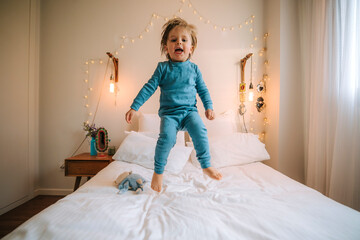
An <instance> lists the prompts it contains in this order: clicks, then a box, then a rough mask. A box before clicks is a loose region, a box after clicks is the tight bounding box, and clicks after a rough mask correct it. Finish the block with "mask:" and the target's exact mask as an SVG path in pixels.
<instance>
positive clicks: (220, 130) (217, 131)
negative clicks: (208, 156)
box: [202, 110, 237, 137]
mask: <svg viewBox="0 0 360 240" xmlns="http://www.w3.org/2000/svg"><path fill="white" fill-rule="evenodd" d="M202 120H203V122H204V124H205V127H206V129H207V132H208V137H214V136H223V135H229V134H233V133H236V132H237V127H236V114H235V112H234V111H232V110H228V111H226V112H224V113H221V114H219V115H218V116H215V119H213V120H208V119H207V118H204V117H203V118H202Z"/></svg>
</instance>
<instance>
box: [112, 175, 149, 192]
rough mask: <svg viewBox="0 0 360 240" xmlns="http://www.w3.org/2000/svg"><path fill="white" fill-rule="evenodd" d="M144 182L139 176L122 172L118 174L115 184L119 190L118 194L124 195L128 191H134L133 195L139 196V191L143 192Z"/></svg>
mask: <svg viewBox="0 0 360 240" xmlns="http://www.w3.org/2000/svg"><path fill="white" fill-rule="evenodd" d="M145 182H146V180H145V179H144V178H143V177H141V176H140V175H139V174H133V173H132V172H131V171H130V172H123V173H122V174H120V175H119V176H118V177H117V179H116V180H115V184H116V185H117V186H118V188H119V190H120V191H119V193H120V194H122V193H125V192H126V191H128V190H132V191H135V193H137V194H139V193H140V190H141V191H144V189H143V186H144V183H145Z"/></svg>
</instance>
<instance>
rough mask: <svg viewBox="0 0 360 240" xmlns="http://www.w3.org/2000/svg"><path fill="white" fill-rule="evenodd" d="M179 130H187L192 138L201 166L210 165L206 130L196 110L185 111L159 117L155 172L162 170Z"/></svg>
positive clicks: (206, 166) (159, 172) (161, 171)
mask: <svg viewBox="0 0 360 240" xmlns="http://www.w3.org/2000/svg"><path fill="white" fill-rule="evenodd" d="M179 130H184V131H188V133H189V134H190V137H191V138H192V140H193V143H194V148H195V151H196V157H197V159H198V161H199V162H200V165H201V168H208V167H210V166H211V165H210V150H209V141H208V137H207V130H206V128H205V125H204V123H203V121H202V120H201V118H200V116H199V113H198V112H197V111H186V112H184V113H182V114H178V115H165V116H162V117H161V124H160V134H159V139H158V141H157V144H156V149H155V168H154V171H155V172H156V173H157V174H162V173H163V172H164V168H165V165H166V163H167V158H168V156H169V153H170V150H171V149H172V148H173V146H174V145H175V143H176V135H177V132H178V131H179Z"/></svg>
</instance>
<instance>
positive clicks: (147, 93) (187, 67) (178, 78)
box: [131, 60, 213, 117]
mask: <svg viewBox="0 0 360 240" xmlns="http://www.w3.org/2000/svg"><path fill="white" fill-rule="evenodd" d="M158 87H160V90H161V94H160V109H159V116H160V117H161V116H164V115H173V114H177V113H180V112H183V111H189V110H190V111H197V108H196V93H198V94H199V96H200V99H201V101H202V102H203V105H204V108H205V109H206V110H207V109H213V106H212V101H211V98H210V94H209V91H208V89H207V87H206V85H205V82H204V80H203V78H202V75H201V72H200V70H199V68H198V66H197V65H196V64H194V63H192V62H190V61H189V60H187V61H185V62H172V61H165V62H160V63H158V66H157V68H156V70H155V72H154V74H153V75H152V77H151V78H150V80H149V81H148V82H147V83H146V84H145V85H144V86H143V87H142V89H141V90H140V92H139V93H138V95H137V96H136V98H135V99H134V101H133V103H132V105H131V108H132V109H134V110H136V111H138V110H139V108H140V107H141V106H142V105H143V104H144V103H145V102H146V101H147V100H148V99H149V98H150V97H151V96H152V95H153V94H154V92H155V91H156V89H157V88H158Z"/></svg>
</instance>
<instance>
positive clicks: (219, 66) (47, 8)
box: [40, 0, 263, 191]
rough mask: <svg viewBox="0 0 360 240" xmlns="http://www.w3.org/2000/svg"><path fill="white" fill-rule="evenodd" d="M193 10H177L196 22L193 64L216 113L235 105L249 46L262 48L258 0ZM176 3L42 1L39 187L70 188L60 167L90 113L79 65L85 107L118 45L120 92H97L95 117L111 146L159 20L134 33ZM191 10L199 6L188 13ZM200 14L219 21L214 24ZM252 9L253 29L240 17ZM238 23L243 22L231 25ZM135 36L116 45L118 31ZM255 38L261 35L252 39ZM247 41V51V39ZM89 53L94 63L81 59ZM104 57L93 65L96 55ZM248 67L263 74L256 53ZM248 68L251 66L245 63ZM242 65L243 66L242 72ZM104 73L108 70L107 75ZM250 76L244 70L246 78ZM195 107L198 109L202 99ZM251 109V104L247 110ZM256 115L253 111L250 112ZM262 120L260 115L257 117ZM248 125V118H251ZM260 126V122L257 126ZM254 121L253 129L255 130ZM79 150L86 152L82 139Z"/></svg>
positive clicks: (230, 0)
mask: <svg viewBox="0 0 360 240" xmlns="http://www.w3.org/2000/svg"><path fill="white" fill-rule="evenodd" d="M191 2H192V5H193V6H192V8H189V7H188V3H189V2H188V1H185V6H184V7H183V12H182V13H181V15H180V16H182V17H183V18H185V19H186V20H187V21H188V22H190V23H193V24H195V25H196V26H197V27H198V48H197V49H196V50H195V54H194V57H193V59H192V61H193V62H195V63H196V64H198V66H199V67H200V69H201V71H202V74H203V77H204V79H205V81H206V83H207V85H208V88H209V90H210V93H211V96H212V98H213V102H214V107H215V111H216V112H217V113H218V114H219V113H221V112H223V111H225V110H228V109H234V110H237V106H238V96H237V87H238V86H237V82H238V81H239V78H240V72H239V61H240V59H241V58H243V57H244V56H245V55H246V54H247V53H248V52H250V51H258V50H259V49H260V48H261V47H262V41H261V36H262V34H263V27H262V23H263V19H262V16H263V1H262V0H257V1H250V0H242V1H235V0H226V1H215V0H213V1H203V0H193V1H191ZM181 4H182V3H181V1H165V0H156V1H151V2H150V1H130V0H126V1H125V0H123V1H119V0H106V1H95V0H92V1H89V0H78V1H42V2H41V51H40V52H41V53H40V62H41V67H40V126H41V127H40V186H41V188H42V190H43V191H45V190H47V191H51V190H54V191H55V190H59V189H60V190H61V189H71V188H72V186H73V182H74V178H66V177H64V172H63V171H61V170H60V169H59V165H60V164H61V163H62V162H63V160H64V159H65V158H66V157H68V156H70V155H71V154H72V153H73V152H74V150H75V149H76V148H77V146H78V144H79V143H80V142H81V140H82V139H83V137H84V132H83V131H82V123H83V122H84V121H86V120H88V119H90V120H91V118H89V117H88V115H87V114H88V112H87V109H86V108H84V103H85V100H84V98H83V96H84V95H85V94H87V91H86V84H85V83H84V81H83V79H84V78H87V77H88V76H87V74H86V73H85V70H86V69H87V67H88V68H89V71H90V72H89V75H90V76H89V77H90V79H89V80H90V82H91V86H94V91H93V92H91V93H90V95H89V97H90V98H91V100H90V111H92V112H94V109H95V107H94V106H95V102H96V100H97V99H98V96H99V94H100V91H99V89H100V88H101V82H102V80H103V77H104V71H105V66H106V61H107V56H106V54H105V52H107V51H111V52H115V51H116V50H118V51H119V54H118V55H117V57H118V58H119V88H120V92H119V96H118V97H117V99H116V106H115V97H114V96H112V95H110V94H109V93H108V91H107V86H108V82H107V83H106V87H105V89H104V90H103V92H102V99H101V102H100V105H99V110H98V112H97V116H96V120H95V123H96V125H97V126H104V127H105V128H107V129H108V131H109V137H110V138H111V140H112V142H111V143H113V144H115V145H116V146H118V145H119V144H120V142H121V141H122V139H123V137H124V130H126V129H130V128H136V126H128V125H127V124H126V123H125V121H124V114H125V112H126V111H127V110H128V109H129V106H130V104H131V102H132V100H133V98H134V97H135V96H136V94H137V92H138V91H139V89H140V88H141V87H142V85H143V84H144V83H145V82H146V81H147V80H148V79H149V78H150V76H151V75H152V73H153V71H154V69H155V67H156V65H157V62H158V61H162V60H164V59H165V58H164V56H161V55H160V50H159V48H160V33H161V27H162V25H163V24H164V23H165V20H164V19H163V18H160V19H156V20H153V26H151V27H149V30H150V32H149V33H143V39H142V40H140V39H139V38H138V36H139V34H140V33H141V32H142V31H144V30H145V28H146V27H147V25H148V23H149V21H150V19H151V16H152V14H153V13H156V14H161V15H162V16H168V17H172V16H173V14H174V13H178V9H179V8H180V7H181ZM194 8H195V9H196V10H197V11H198V13H197V14H196V15H194V13H193V11H194ZM199 13H200V14H202V16H203V17H204V18H208V19H210V20H211V21H212V22H215V23H216V24H218V26H219V27H218V29H217V30H214V29H213V27H212V26H211V25H210V24H205V23H204V21H200V20H199ZM251 15H255V19H254V21H255V22H254V32H253V33H254V35H253V33H252V32H250V31H249V26H246V24H245V19H246V18H247V17H249V16H251ZM238 24H243V27H242V29H238V28H237V26H238ZM221 26H235V27H236V29H235V30H233V31H225V32H223V31H221V30H219V29H220V27H221ZM123 35H126V36H134V39H135V42H134V43H129V42H127V43H126V44H125V48H124V49H119V47H120V45H121V41H122V38H121V37H122V36H123ZM254 36H258V37H259V36H260V38H259V39H260V40H259V41H256V42H254ZM252 42H254V49H250V44H251V43H252ZM89 59H94V60H95V63H94V64H91V62H90V63H89V65H86V64H85V61H86V60H89ZM100 59H102V60H104V62H105V63H104V64H100V63H99V60H100ZM254 60H255V61H257V62H258V65H257V66H256V67H255V68H256V72H254V75H255V78H254V79H256V82H257V81H259V80H260V77H261V76H262V66H261V64H260V60H261V59H259V57H258V56H256V55H255V56H254ZM247 69H250V64H248V65H247ZM247 71H249V70H247ZM106 77H107V79H108V76H106ZM248 77H249V75H247V80H248ZM158 101H159V91H158V92H156V93H155V94H154V96H153V97H152V98H151V99H150V100H149V101H148V102H147V103H145V104H144V106H143V107H142V108H141V111H143V112H149V113H156V112H157V110H158V107H159V103H158ZM198 106H199V110H200V112H201V114H203V111H204V109H203V107H202V104H201V103H199V104H198ZM249 111H250V110H249ZM255 114H256V111H255ZM260 119H261V117H260ZM254 125H255V124H254ZM258 125H259V126H260V127H261V126H262V124H261V122H260V123H259V124H258ZM260 127H258V128H257V127H256V126H255V129H254V131H256V130H260ZM81 151H89V145H88V144H87V143H86V144H84V146H83V148H82V149H81V150H80V152H81Z"/></svg>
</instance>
